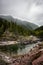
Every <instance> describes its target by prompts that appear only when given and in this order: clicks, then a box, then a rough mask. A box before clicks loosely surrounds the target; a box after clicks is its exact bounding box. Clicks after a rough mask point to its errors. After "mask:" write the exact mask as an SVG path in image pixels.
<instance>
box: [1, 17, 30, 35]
mask: <svg viewBox="0 0 43 65" xmlns="http://www.w3.org/2000/svg"><path fill="white" fill-rule="evenodd" d="M5 31H9V32H13V33H14V34H15V35H30V30H28V29H26V28H25V27H22V26H20V25H17V23H16V22H12V21H11V22H9V21H7V20H4V19H2V18H0V35H2V34H3V33H4V32H5Z"/></svg>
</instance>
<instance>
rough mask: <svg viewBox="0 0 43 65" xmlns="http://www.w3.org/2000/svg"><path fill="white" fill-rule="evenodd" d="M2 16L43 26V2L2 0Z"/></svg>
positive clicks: (35, 0)
mask: <svg viewBox="0 0 43 65" xmlns="http://www.w3.org/2000/svg"><path fill="white" fill-rule="evenodd" d="M0 15H11V16H13V17H16V18H19V19H22V20H26V21H29V22H33V23H36V24H38V25H43V0H0Z"/></svg>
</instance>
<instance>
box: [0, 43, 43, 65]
mask: <svg viewBox="0 0 43 65" xmlns="http://www.w3.org/2000/svg"><path fill="white" fill-rule="evenodd" d="M0 59H2V60H4V61H5V62H6V64H7V65H43V42H41V43H40V44H37V45H36V46H35V47H34V48H32V49H31V50H30V51H29V53H28V54H24V55H18V56H12V55H10V56H9V55H7V54H5V53H0ZM0 64H1V62H0ZM6 64H5V65H6ZM2 65H3V64H2Z"/></svg>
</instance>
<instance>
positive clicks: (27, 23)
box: [0, 16, 38, 30]
mask: <svg viewBox="0 0 43 65" xmlns="http://www.w3.org/2000/svg"><path fill="white" fill-rule="evenodd" d="M0 18H3V19H6V20H8V21H13V22H16V23H17V24H18V25H21V26H23V27H25V28H28V29H30V30H34V29H36V28H38V25H36V24H33V23H30V22H27V21H22V20H19V19H15V18H13V17H12V16H0Z"/></svg>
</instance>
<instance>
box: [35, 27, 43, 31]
mask: <svg viewBox="0 0 43 65" xmlns="http://www.w3.org/2000/svg"><path fill="white" fill-rule="evenodd" d="M35 30H36V31H37V30H38V31H40V30H43V26H40V27H38V28H37V29H35Z"/></svg>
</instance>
